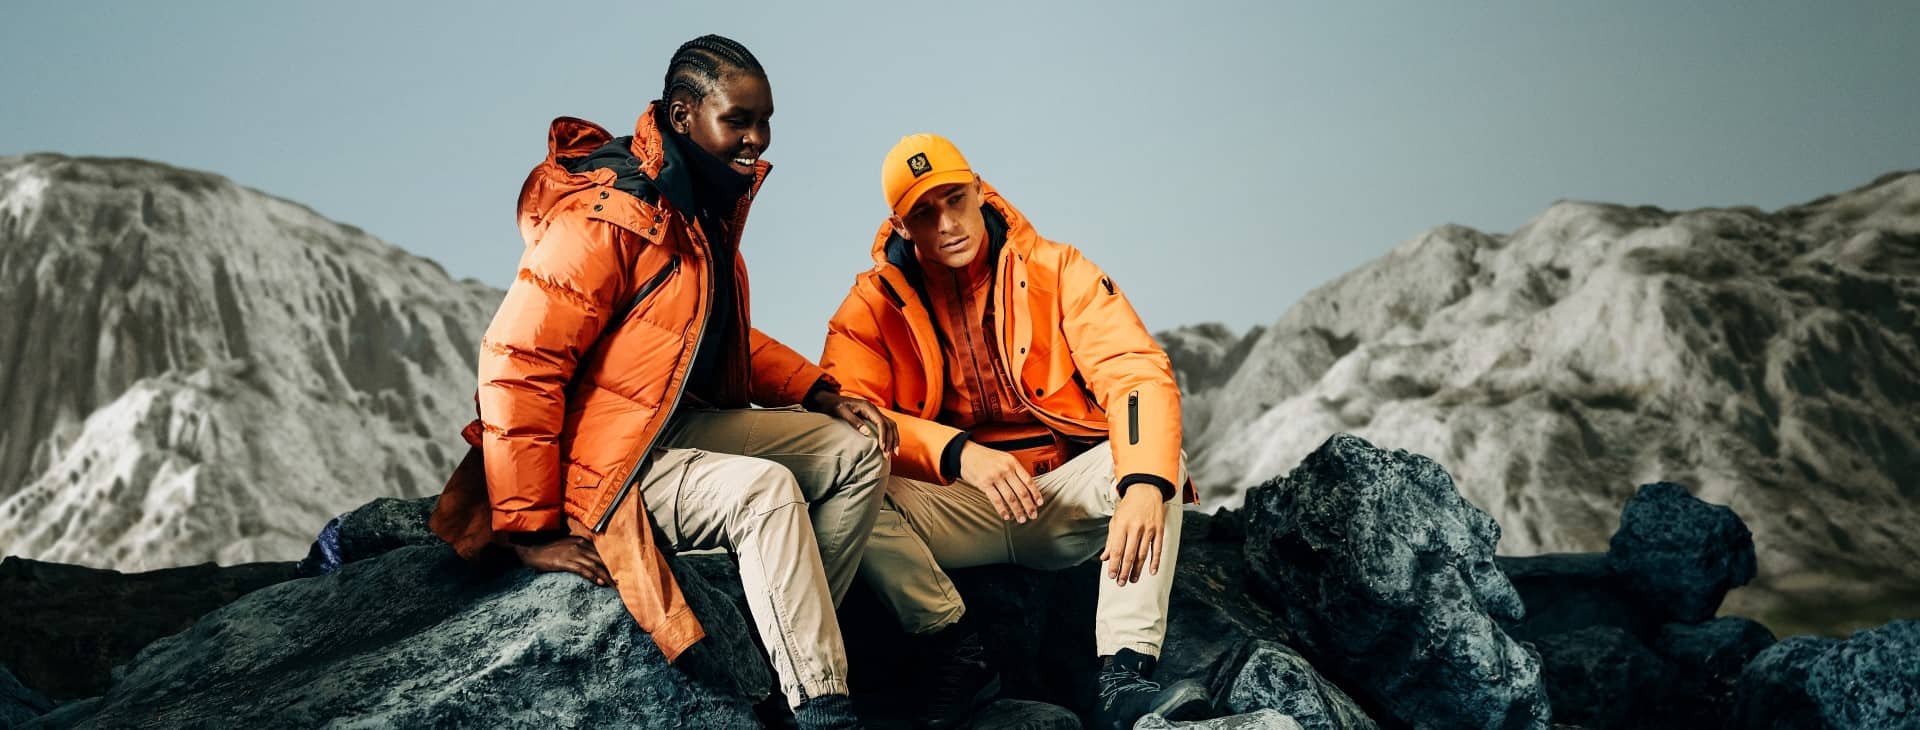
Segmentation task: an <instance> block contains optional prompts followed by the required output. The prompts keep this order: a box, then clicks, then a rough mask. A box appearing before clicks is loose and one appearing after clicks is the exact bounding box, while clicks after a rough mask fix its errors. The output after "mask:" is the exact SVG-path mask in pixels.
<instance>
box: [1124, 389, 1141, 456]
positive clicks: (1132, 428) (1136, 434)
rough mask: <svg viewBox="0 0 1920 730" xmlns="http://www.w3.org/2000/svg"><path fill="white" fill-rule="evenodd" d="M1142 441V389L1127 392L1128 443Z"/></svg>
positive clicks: (1132, 443)
mask: <svg viewBox="0 0 1920 730" xmlns="http://www.w3.org/2000/svg"><path fill="white" fill-rule="evenodd" d="M1138 443H1140V391H1137V390H1136V391H1133V392H1132V393H1128V394H1127V444H1128V445H1129V446H1131V445H1134V444H1138Z"/></svg>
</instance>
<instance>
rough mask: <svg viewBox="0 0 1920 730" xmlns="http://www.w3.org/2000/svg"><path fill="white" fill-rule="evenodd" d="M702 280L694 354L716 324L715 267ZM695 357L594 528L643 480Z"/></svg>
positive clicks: (677, 263)
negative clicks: (703, 296) (702, 299)
mask: <svg viewBox="0 0 1920 730" xmlns="http://www.w3.org/2000/svg"><path fill="white" fill-rule="evenodd" d="M709 260H711V258H709ZM671 268H673V269H675V270H678V269H679V268H680V257H679V256H675V257H674V258H673V264H672V266H671ZM727 273H728V274H729V275H731V274H732V273H733V272H727ZM656 278H658V277H656ZM662 281H664V278H663V279H662ZM702 283H703V284H704V285H705V287H704V288H705V290H706V294H707V296H706V302H707V306H706V307H705V308H703V309H702V310H701V311H700V334H699V335H698V336H695V337H694V338H693V354H694V355H698V354H699V353H700V343H701V342H704V341H705V340H706V339H707V325H710V324H712V322H709V321H708V320H709V319H710V318H712V316H713V272H712V271H711V270H709V271H708V272H707V277H706V279H705V280H704V281H702ZM656 286H657V285H656ZM693 361H694V357H693V356H691V355H690V356H688V357H687V369H685V370H682V371H680V390H681V392H676V393H674V394H673V400H672V402H671V403H670V404H669V405H668V406H667V417H666V418H663V419H660V427H659V428H656V429H654V430H653V436H652V437H651V438H649V439H647V447H646V448H645V449H641V451H640V459H639V460H638V461H635V462H634V464H633V470H632V471H629V472H627V478H626V479H624V480H621V483H620V491H619V492H617V493H615V494H614V495H613V503H612V504H609V505H607V511H606V512H605V513H603V514H601V515H600V521H599V522H596V523H594V525H593V531H594V532H596V533H604V532H606V531H607V525H608V524H610V523H612V522H613V514H614V512H616V511H618V510H619V509H620V503H621V502H625V501H627V493H628V492H631V491H633V485H634V483H635V482H638V481H639V480H640V474H641V472H644V471H646V465H647V462H648V461H649V460H651V459H652V458H653V446H654V444H657V443H660V433H661V432H663V431H665V430H667V424H669V423H672V422H673V414H674V412H675V411H678V410H680V396H681V394H682V393H683V392H684V391H685V390H686V388H687V378H690V377H692V376H693Z"/></svg>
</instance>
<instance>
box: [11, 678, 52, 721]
mask: <svg viewBox="0 0 1920 730" xmlns="http://www.w3.org/2000/svg"><path fill="white" fill-rule="evenodd" d="M52 709H53V700H49V699H47V698H46V697H45V696H43V695H41V694H40V693H39V692H35V691H33V690H32V689H29V688H27V686H26V685H23V684H21V683H20V680H17V679H14V678H13V672H9V671H7V668H6V667H0V727H15V726H18V725H24V724H26V722H27V721H28V720H31V719H33V718H36V717H39V716H41V715H44V714H46V713H47V712H49V711H51V710H52Z"/></svg>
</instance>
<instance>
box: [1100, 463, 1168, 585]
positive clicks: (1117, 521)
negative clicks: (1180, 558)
mask: <svg viewBox="0 0 1920 730" xmlns="http://www.w3.org/2000/svg"><path fill="white" fill-rule="evenodd" d="M1166 522H1167V503H1166V502H1163V501H1161V498H1160V490H1158V489H1154V488H1153V485H1151V484H1134V485H1133V486H1130V487H1128V488H1127V494H1126V496H1123V497H1121V498H1120V506H1119V507H1116V508H1114V510H1113V519H1112V520H1109V521H1108V522H1107V549H1106V550H1103V551H1101V553H1100V559H1101V560H1102V561H1106V563H1107V577H1108V578H1112V579H1113V582H1114V584H1115V585H1121V586H1124V585H1126V584H1128V583H1138V582H1140V576H1141V575H1143V574H1146V573H1148V572H1150V573H1152V574H1153V575H1159V574H1160V551H1161V549H1162V548H1164V547H1166V545H1165V544H1164V542H1165V538H1166ZM1149 561H1151V562H1149ZM1142 568H1145V569H1146V570H1145V571H1143V570H1142Z"/></svg>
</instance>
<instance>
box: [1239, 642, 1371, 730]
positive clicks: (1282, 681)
mask: <svg viewBox="0 0 1920 730" xmlns="http://www.w3.org/2000/svg"><path fill="white" fill-rule="evenodd" d="M1224 704H1225V705H1226V707H1227V709H1229V710H1232V711H1233V712H1238V713H1252V712H1258V711H1260V710H1277V711H1279V712H1280V713H1281V714H1284V715H1287V716H1289V717H1291V718H1292V721H1293V722H1296V723H1298V724H1299V726H1300V727H1301V728H1303V730H1375V728H1378V727H1379V726H1378V725H1376V724H1374V722H1373V720H1372V719H1371V718H1369V717H1367V713H1366V712H1365V711H1363V710H1361V709H1360V706H1359V705H1358V704H1356V703H1355V702H1354V701H1353V699H1352V698H1350V697H1348V696H1347V693H1345V692H1342V691H1341V690H1340V688H1339V687H1336V686H1334V685H1333V683H1332V682H1329V681H1327V680H1326V678H1325V677H1322V676H1320V673H1319V672H1317V671H1314V668H1313V666H1312V665H1311V664H1309V663H1308V662H1307V658H1306V657H1303V656H1300V653H1299V652H1296V651H1294V650H1292V649H1289V648H1287V647H1286V646H1284V645H1282V644H1278V643H1274V642H1271V641H1256V642H1254V647H1253V652H1252V654H1251V655H1250V656H1249V657H1248V658H1247V661H1246V664H1245V665H1244V666H1243V667H1242V668H1241V669H1240V676H1239V677H1237V678H1235V680H1234V682H1233V686H1232V687H1231V688H1230V689H1229V690H1228V692H1227V695H1226V702H1225V703H1224Z"/></svg>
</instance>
